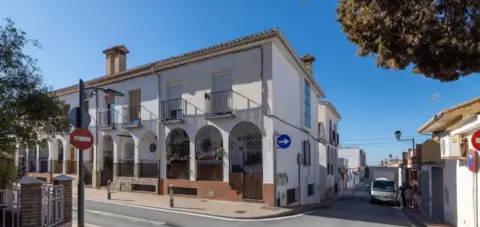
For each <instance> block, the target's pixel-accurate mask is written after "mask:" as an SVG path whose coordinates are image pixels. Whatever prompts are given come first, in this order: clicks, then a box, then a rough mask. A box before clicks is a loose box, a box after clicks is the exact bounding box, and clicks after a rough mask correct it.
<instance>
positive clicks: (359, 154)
mask: <svg viewBox="0 0 480 227" xmlns="http://www.w3.org/2000/svg"><path fill="white" fill-rule="evenodd" d="M338 157H339V158H343V159H346V160H348V166H347V169H348V174H347V175H348V180H347V187H348V188H355V187H357V185H358V184H359V183H360V181H361V180H362V179H363V178H364V177H365V168H366V167H367V163H366V155H365V152H364V151H363V149H361V148H359V147H350V146H341V147H340V148H339V149H338Z"/></svg>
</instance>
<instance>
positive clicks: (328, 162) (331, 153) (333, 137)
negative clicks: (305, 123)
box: [317, 101, 341, 199]
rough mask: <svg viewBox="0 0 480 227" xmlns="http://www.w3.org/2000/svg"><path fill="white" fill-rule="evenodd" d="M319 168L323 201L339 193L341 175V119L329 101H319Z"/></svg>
mask: <svg viewBox="0 0 480 227" xmlns="http://www.w3.org/2000/svg"><path fill="white" fill-rule="evenodd" d="M317 108H318V111H317V112H318V135H319V138H320V141H319V143H317V144H318V146H319V148H318V149H319V168H320V179H321V180H322V181H323V183H322V184H321V185H320V193H321V197H322V199H326V198H329V197H331V196H333V195H335V194H336V193H338V192H339V184H340V180H341V179H340V177H341V176H340V174H339V171H338V169H339V168H338V146H339V143H340V142H339V140H340V136H339V133H338V123H339V121H340V119H341V116H340V114H339V113H338V111H337V109H336V108H335V106H334V105H333V104H332V103H330V102H327V101H318V105H317Z"/></svg>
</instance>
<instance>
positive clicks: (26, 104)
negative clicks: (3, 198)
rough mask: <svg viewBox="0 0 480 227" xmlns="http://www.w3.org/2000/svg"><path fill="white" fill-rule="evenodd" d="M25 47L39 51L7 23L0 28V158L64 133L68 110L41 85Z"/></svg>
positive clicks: (34, 62) (39, 76)
mask: <svg viewBox="0 0 480 227" xmlns="http://www.w3.org/2000/svg"><path fill="white" fill-rule="evenodd" d="M28 44H32V45H33V46H34V47H39V44H38V42H36V41H32V40H29V39H27V38H26V33H25V32H23V31H21V30H19V29H17V28H16V27H15V24H14V23H13V22H12V21H11V20H9V19H7V20H6V23H5V25H4V26H0V154H2V155H7V156H9V157H11V156H12V155H13V153H14V151H15V149H16V148H15V145H16V144H22V145H25V146H26V145H32V144H38V143H40V141H41V140H42V139H44V138H45V137H48V136H52V135H54V134H55V133H57V132H60V133H62V132H66V131H67V130H68V123H67V121H66V114H67V113H66V111H68V110H67V109H66V106H65V105H64V104H63V102H61V101H60V100H59V99H58V98H57V97H55V95H54V94H53V93H52V92H51V89H50V88H48V87H47V86H46V85H45V84H44V83H43V82H42V77H41V75H40V73H39V70H38V68H37V66H36V60H35V59H33V58H32V57H30V56H28V55H27V54H25V53H24V48H25V46H26V45H28ZM2 166H4V165H2ZM5 168H10V167H5ZM1 171H3V170H0V172H1ZM2 175H5V174H2ZM7 175H8V174H7ZM0 177H1V176H0Z"/></svg>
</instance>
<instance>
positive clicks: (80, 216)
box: [77, 80, 123, 227]
mask: <svg viewBox="0 0 480 227" xmlns="http://www.w3.org/2000/svg"><path fill="white" fill-rule="evenodd" d="M78 87H79V89H78V90H79V92H78V93H79V104H78V106H79V108H80V110H83V108H84V106H83V101H84V100H86V99H88V98H90V97H92V96H93V95H95V99H96V102H95V105H96V109H95V110H96V111H97V113H96V115H97V116H96V117H95V128H96V129H95V132H96V135H95V140H96V142H95V144H97V145H98V91H103V92H105V93H107V94H111V95H114V96H123V93H121V92H119V91H116V90H113V89H110V88H100V87H88V88H87V87H85V83H84V82H83V80H80V82H79V85H78ZM87 91H90V92H91V93H89V94H86V92H87ZM86 108H87V109H86V111H87V112H88V107H86ZM80 112H81V111H79V112H78V113H77V121H78V122H77V125H82V124H81V123H82V117H81V116H82V115H81V114H80ZM97 148H98V146H97ZM77 193H78V196H77V201H78V202H77V206H78V208H77V225H78V227H83V226H84V214H85V213H84V209H85V208H84V207H85V206H84V201H85V189H84V183H83V152H82V150H79V154H78V187H77Z"/></svg>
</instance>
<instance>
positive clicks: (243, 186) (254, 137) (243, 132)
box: [229, 122, 263, 200]
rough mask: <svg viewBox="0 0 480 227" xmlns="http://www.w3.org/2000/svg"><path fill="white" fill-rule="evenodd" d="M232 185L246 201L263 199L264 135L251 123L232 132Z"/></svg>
mask: <svg viewBox="0 0 480 227" xmlns="http://www.w3.org/2000/svg"><path fill="white" fill-rule="evenodd" d="M229 141H230V147H229V151H230V185H231V186H232V187H233V188H235V189H236V190H237V191H240V192H241V193H242V195H243V198H244V199H255V200H261V199H262V191H263V165H262V133H261V131H260V129H258V127H257V126H255V125H254V124H253V123H250V122H240V123H238V124H237V125H236V126H235V127H233V129H232V131H231V132H230V139H229Z"/></svg>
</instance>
